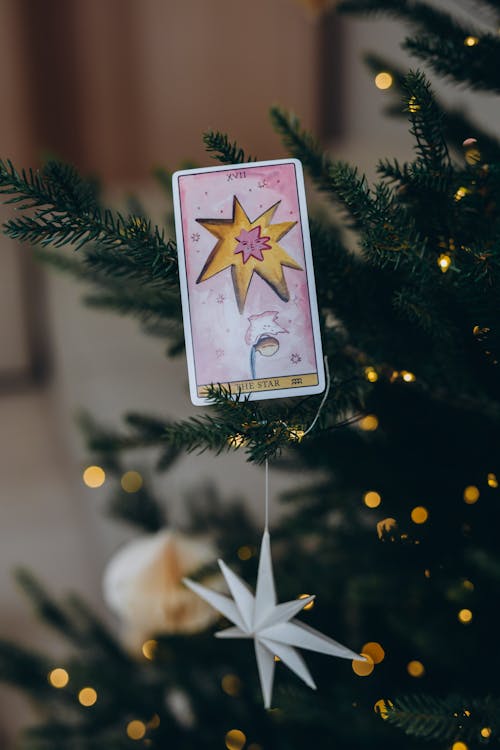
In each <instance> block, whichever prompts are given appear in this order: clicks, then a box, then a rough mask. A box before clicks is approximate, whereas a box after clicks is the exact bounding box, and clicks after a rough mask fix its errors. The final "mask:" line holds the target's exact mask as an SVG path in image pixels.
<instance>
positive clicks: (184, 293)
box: [172, 159, 325, 406]
mask: <svg viewBox="0 0 500 750" xmlns="http://www.w3.org/2000/svg"><path fill="white" fill-rule="evenodd" d="M275 164H293V165H294V166H295V170H296V177H297V197H298V202H299V212H300V225H301V229H302V239H303V245H304V259H305V265H306V272H307V280H308V289H309V310H310V313H311V324H312V331H313V341H314V353H315V356H316V365H317V373H318V383H317V385H309V386H304V387H298V388H283V389H279V390H275V391H274V390H268V391H260V392H259V391H252V392H250V393H242V394H241V397H242V398H246V397H247V396H250V398H251V399H252V400H255V401H260V400H263V399H271V398H292V397H294V396H309V395H313V394H315V393H322V392H323V391H324V390H325V368H324V362H323V348H322V346H321V333H320V326H319V315H318V304H317V296H316V283H315V278H314V267H313V260H312V249H311V236H310V234H309V222H308V220H307V203H306V194H305V189H304V173H303V169H302V163H301V162H300V161H299V160H298V159H272V160H270V161H253V162H247V163H245V164H222V165H221V166H218V167H201V168H200V169H181V170H179V171H177V172H174V174H173V175H172V192H173V200H174V217H175V232H176V239H177V257H178V262H179V282H180V290H181V302H182V318H183V322H184V336H185V342H186V358H187V367H188V376H189V392H190V396H191V401H192V402H193V404H194V405H195V406H210V405H213V402H212V401H211V400H210V399H209V398H202V397H201V396H198V390H197V388H198V386H197V384H196V370H195V365H194V348H193V337H192V334H191V315H190V312H189V293H188V286H187V273H186V260H185V252H186V251H185V247H184V237H183V231H182V213H181V205H180V194H179V177H183V176H185V175H191V174H203V173H205V172H224V171H225V172H227V171H228V170H238V169H250V168H252V167H272V166H274V165H275ZM276 377H279V376H276ZM215 385H216V384H215ZM235 398H236V394H235Z"/></svg>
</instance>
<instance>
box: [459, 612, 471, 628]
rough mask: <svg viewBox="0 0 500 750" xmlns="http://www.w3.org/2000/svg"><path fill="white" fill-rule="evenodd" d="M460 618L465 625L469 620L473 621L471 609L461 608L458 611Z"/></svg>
mask: <svg viewBox="0 0 500 750" xmlns="http://www.w3.org/2000/svg"><path fill="white" fill-rule="evenodd" d="M458 619H459V620H460V622H461V623H462V624H463V625H468V624H469V622H472V612H471V611H470V609H461V610H460V612H459V613H458Z"/></svg>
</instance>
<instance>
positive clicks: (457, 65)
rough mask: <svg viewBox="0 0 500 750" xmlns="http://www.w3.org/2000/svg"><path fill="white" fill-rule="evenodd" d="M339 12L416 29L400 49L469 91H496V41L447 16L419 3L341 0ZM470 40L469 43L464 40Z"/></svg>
mask: <svg viewBox="0 0 500 750" xmlns="http://www.w3.org/2000/svg"><path fill="white" fill-rule="evenodd" d="M339 10H341V11H343V12H346V13H351V14H353V15H360V14H363V15H368V14H377V15H382V14H384V15H389V16H391V17H393V18H396V19H401V20H403V21H405V22H406V23H407V24H409V25H410V26H412V27H413V28H414V29H415V30H416V35H414V36H412V37H410V38H408V39H406V41H405V43H404V45H403V47H404V48H405V49H407V50H408V51H409V52H410V53H411V54H413V55H415V56H416V57H418V58H420V59H422V60H424V61H425V62H426V63H428V64H429V65H430V66H431V67H432V68H433V69H434V70H435V71H436V72H437V73H438V74H439V75H441V76H445V77H449V78H452V79H453V80H455V81H456V82H458V83H467V84H469V86H470V87H471V88H474V89H476V90H484V91H494V92H498V91H500V70H499V67H498V64H497V61H498V59H499V54H500V40H499V39H498V37H497V36H496V35H495V34H490V33H481V32H479V31H478V30H477V29H475V28H474V27H473V26H472V25H467V26H465V25H464V24H463V23H462V22H459V21H458V20H457V19H455V18H454V17H453V16H452V15H451V14H449V13H446V12H445V11H442V10H440V9H438V8H436V7H434V6H431V5H428V4H427V3H424V2H419V0H380V2H379V0H344V2H341V3H340V5H339ZM468 38H472V39H474V40H477V41H474V42H473V43H472V44H470V45H469V44H467V43H465V40H466V39H468Z"/></svg>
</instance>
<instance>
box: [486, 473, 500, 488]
mask: <svg viewBox="0 0 500 750" xmlns="http://www.w3.org/2000/svg"><path fill="white" fill-rule="evenodd" d="M488 487H493V488H494V489H496V488H497V487H498V479H497V477H496V474H493V472H490V473H489V474H488Z"/></svg>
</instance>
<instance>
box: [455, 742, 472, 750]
mask: <svg viewBox="0 0 500 750" xmlns="http://www.w3.org/2000/svg"><path fill="white" fill-rule="evenodd" d="M451 750H469V746H468V745H466V744H465V742H454V743H453V745H452V746H451Z"/></svg>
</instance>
